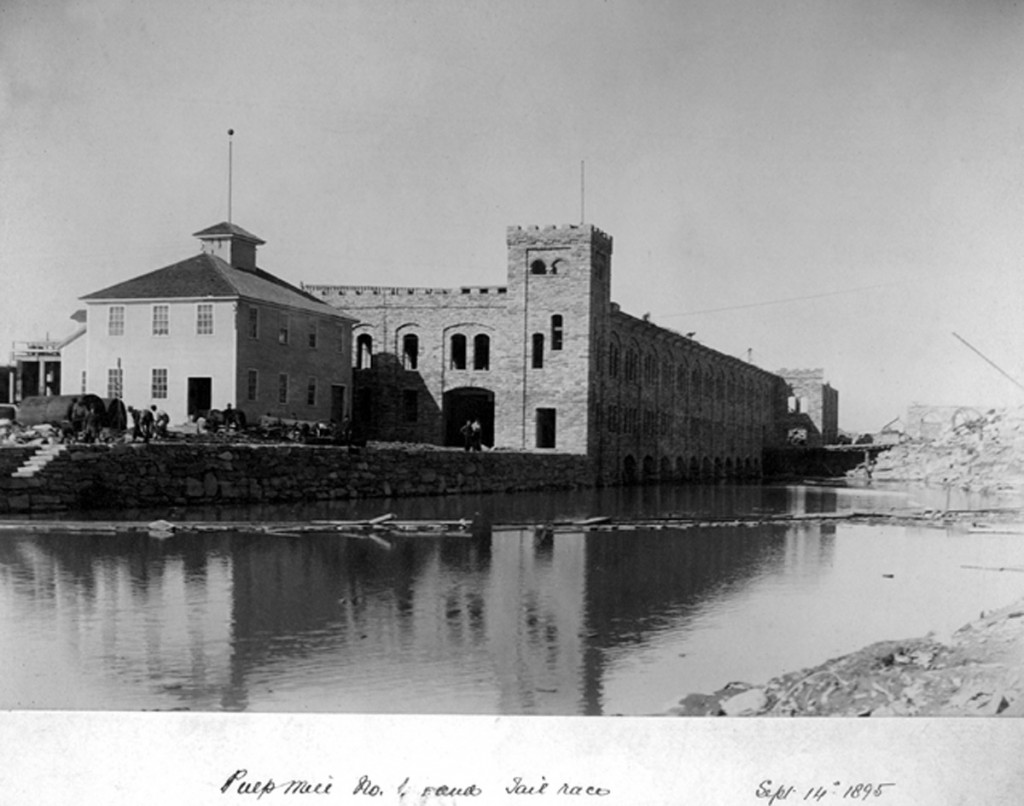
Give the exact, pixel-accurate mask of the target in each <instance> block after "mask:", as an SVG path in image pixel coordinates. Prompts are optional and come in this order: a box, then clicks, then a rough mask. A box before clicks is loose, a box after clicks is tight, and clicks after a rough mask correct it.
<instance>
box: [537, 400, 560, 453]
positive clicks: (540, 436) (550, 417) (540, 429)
mask: <svg viewBox="0 0 1024 806" xmlns="http://www.w3.org/2000/svg"><path fill="white" fill-rule="evenodd" d="M555 438H556V433H555V410H554V409H537V447H538V448H553V447H555Z"/></svg>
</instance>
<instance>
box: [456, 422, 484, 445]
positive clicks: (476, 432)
mask: <svg viewBox="0 0 1024 806" xmlns="http://www.w3.org/2000/svg"><path fill="white" fill-rule="evenodd" d="M459 430H460V431H461V432H462V436H463V437H465V440H466V450H467V451H478V450H480V449H481V446H482V445H483V429H482V428H481V427H480V421H479V420H466V424H465V425H464V426H462V428H460V429H459Z"/></svg>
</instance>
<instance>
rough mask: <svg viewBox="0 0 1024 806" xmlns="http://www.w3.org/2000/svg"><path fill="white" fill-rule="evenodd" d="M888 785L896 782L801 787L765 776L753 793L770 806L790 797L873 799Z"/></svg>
mask: <svg viewBox="0 0 1024 806" xmlns="http://www.w3.org/2000/svg"><path fill="white" fill-rule="evenodd" d="M890 786H896V784H894V783H884V784H883V783H874V782H867V781H865V782H863V783H859V784H847V785H846V786H845V788H844V786H843V782H842V781H833V782H832V786H827V785H815V786H809V787H807V788H806V789H802V788H800V787H798V786H796V785H794V784H777V783H775V782H774V781H772V779H771V778H766V779H765V780H763V781H761V783H759V784H758V785H757V791H756V792H755V793H754V795H755V797H757V798H764V799H765V800H767V801H768V806H772V805H773V804H774V803H775V802H776V801H780V800H790V799H792V800H793V801H807V802H809V803H814V802H815V801H820V800H825V799H833V798H835V799H839V800H873V799H874V798H880V797H882V796H883V795H884V794H885V793H886V792H889V791H891V790H889V789H887V788H886V787H890Z"/></svg>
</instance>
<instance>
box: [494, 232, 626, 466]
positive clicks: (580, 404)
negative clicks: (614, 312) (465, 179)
mask: <svg viewBox="0 0 1024 806" xmlns="http://www.w3.org/2000/svg"><path fill="white" fill-rule="evenodd" d="M507 244H508V317H507V325H506V326H507V327H508V329H509V330H510V331H511V333H510V335H512V334H513V333H514V334H515V336H516V337H517V338H516V339H513V340H512V341H511V343H513V344H514V343H516V342H517V341H518V342H519V343H520V344H521V348H520V350H521V353H520V355H516V356H510V364H511V363H514V364H516V365H517V366H509V367H508V370H509V373H510V376H511V377H513V378H515V379H516V384H515V388H514V389H513V390H511V391H512V394H511V395H510V396H509V397H508V398H507V400H506V405H507V407H508V410H507V411H505V412H502V416H500V417H498V418H497V422H498V423H499V424H500V425H499V428H500V429H501V433H500V435H499V437H500V438H499V439H498V443H499V444H505V445H510V446H511V445H514V446H519V447H522V448H528V449H529V448H542V449H554V450H557V451H564V452H570V453H587V452H589V448H590V447H591V446H592V445H593V444H594V438H595V435H596V430H595V429H596V417H595V414H596V411H597V396H598V391H599V390H598V387H597V383H596V379H597V377H598V375H599V373H598V369H599V366H600V363H599V362H600V358H601V353H602V350H603V346H604V344H605V343H606V332H605V331H606V330H607V322H608V311H609V308H610V304H611V303H610V299H611V297H610V294H611V254H612V239H611V237H610V236H608V235H607V234H605V233H604V232H602V231H601V230H599V229H597V228H596V227H594V226H591V225H589V224H580V225H565V226H560V227H555V226H551V227H544V228H540V227H528V228H522V227H509V229H508V232H507Z"/></svg>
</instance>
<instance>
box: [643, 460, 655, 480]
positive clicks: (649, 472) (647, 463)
mask: <svg viewBox="0 0 1024 806" xmlns="http://www.w3.org/2000/svg"><path fill="white" fill-rule="evenodd" d="M657 478H658V473H657V470H655V464H654V457H653V456H651V455H650V454H647V456H645V457H644V478H643V481H644V483H645V484H646V483H648V482H651V481H655V480H657Z"/></svg>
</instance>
